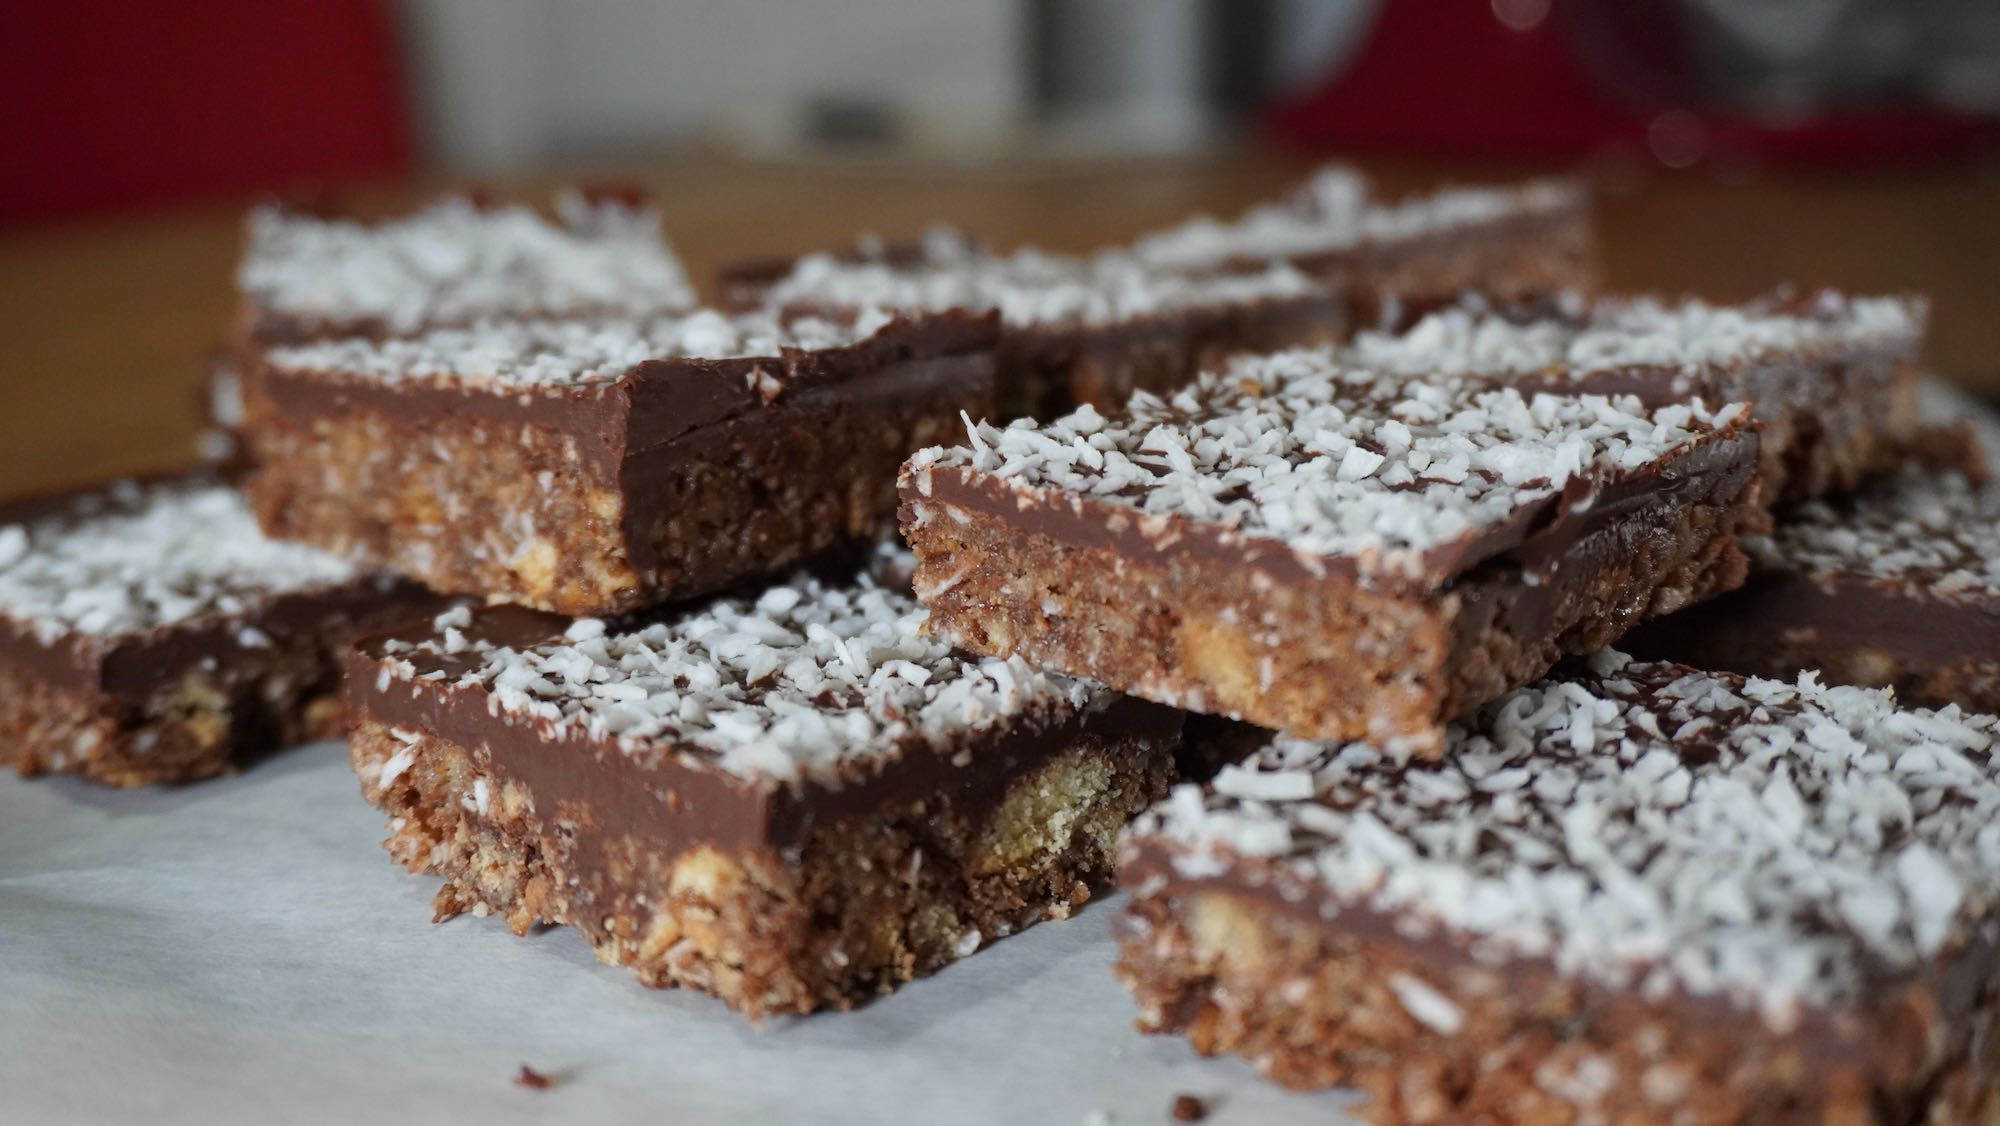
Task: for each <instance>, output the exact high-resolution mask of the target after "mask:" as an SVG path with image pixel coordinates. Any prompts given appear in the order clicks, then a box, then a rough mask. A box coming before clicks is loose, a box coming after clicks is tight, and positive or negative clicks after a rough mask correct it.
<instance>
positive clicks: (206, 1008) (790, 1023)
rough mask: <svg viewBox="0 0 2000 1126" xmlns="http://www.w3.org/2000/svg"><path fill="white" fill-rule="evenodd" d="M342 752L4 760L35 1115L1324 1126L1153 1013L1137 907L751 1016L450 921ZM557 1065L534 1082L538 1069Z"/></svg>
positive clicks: (2, 841) (1331, 1102)
mask: <svg viewBox="0 0 2000 1126" xmlns="http://www.w3.org/2000/svg"><path fill="white" fill-rule="evenodd" d="M382 836H383V822H382V817H381V815H380V814H379V813H377V812H376V811H375V810H373V809H371V808H369V807H368V806H367V805H366V804H364V803H363V802H362V800H361V798H360V795H359V792H358V789H357V787H356V784H355V781H354V777H353V775H352V774H351V773H350V772H349V771H348V769H347V763H346V756H345V753H344V750H343V748H341V747H340V746H339V745H337V744H317V745H314V746H311V747H305V748H301V749H299V750H296V751H292V752H289V753H287V754H284V755H281V756H278V757H276V758H274V759H272V760H270V761H269V762H267V763H265V764H263V765H260V766H258V767H255V768H253V769H251V770H249V771H247V772H245V773H244V774H242V775H241V776H239V777H236V778H232V779H225V780H222V781H218V782H212V783H204V784H201V785H195V786H188V787H184V788H181V789H175V790H167V791H160V790H147V791H133V792H127V791H109V790H103V789H99V788H96V787H92V786H87V785H85V784H82V783H79V782H76V781H74V780H72V779H66V778H56V779H42V780H37V781H33V782H24V781H21V780H19V779H16V778H13V777H11V776H8V777H5V778H0V1120H4V1121H6V1122H9V1123H14V1122H20V1123H57V1122H125V1121H135V1120H144V1121H148V1122H161V1123H177V1122H190V1123H192V1122H202V1123H212V1122H220V1123H238V1122H242V1123H251V1122H255V1123H266V1122H272V1123H275V1122H328V1121H336V1122H337V1121H369V1122H381V1121H407V1122H459V1121H464V1122H479V1123H512V1122H557V1121H584V1120H588V1121H593V1122H628V1121H630V1122H636V1121H640V1120H647V1121H652V1122H661V1123H675V1124H690V1123H709V1122H716V1123H723V1122H727V1123H732V1124H737V1126H741V1124H746V1123H763V1122H834V1123H882V1122H912V1123H915V1122H922V1123H982V1122H1035V1123H1043V1122H1048V1123H1079V1124H1080V1123H1083V1122H1085V1121H1087V1120H1088V1119H1089V1116H1090V1115H1091V1114H1092V1112H1095V1111H1103V1112H1106V1113H1108V1114H1109V1115H1110V1117H1111V1121H1112V1122H1113V1123H1116V1124H1124V1123H1148V1124H1151V1123H1159V1122H1165V1121H1168V1117H1167V1108H1168V1105H1169V1104H1170V1103H1171V1102H1172V1101H1173V1098H1174V1096H1175V1095H1177V1094H1180V1093H1183V1092H1185V1093H1190V1094H1195V1095H1199V1096H1204V1097H1210V1098H1213V1099H1214V1100H1215V1105H1216V1113H1215V1114H1214V1115H1213V1116H1212V1117H1211V1119H1210V1121H1211V1122H1221V1123H1229V1122H1246V1123H1247V1122H1259V1123H1263V1122H1271V1123H1286V1122H1307V1121H1313V1122H1325V1121H1327V1120H1328V1119H1329V1118H1336V1117H1338V1114H1337V1108H1339V1107H1340V1106H1341V1105H1342V1104H1343V1102H1344V1101H1345V1100H1344V1099H1343V1098H1342V1097H1340V1096H1338V1095H1316V1096H1307V1095H1298V1094H1292V1093H1289V1092H1286V1091H1283V1090H1280V1089H1279V1088H1276V1087H1274V1086H1271V1085H1269V1084H1266V1083H1263V1082H1261V1081H1259V1080H1257V1079H1256V1078H1255V1077H1254V1076H1253V1075H1252V1073H1251V1072H1250V1070H1249V1069H1248V1068H1247V1067H1246V1066H1245V1065H1243V1064H1241V1063H1240V1062H1237V1061H1234V1060H1204V1059H1201V1058H1200V1057H1198V1056H1196V1055H1195V1054H1194V1053H1193V1052H1192V1051H1191V1050H1189V1048H1188V1047H1187V1046H1186V1044H1185V1043H1183V1042H1182V1041H1180V1040H1179V1039H1177V1038H1172V1037H1144V1036H1140V1035H1139V1034H1138V1033H1136V1032H1134V1031H1132V1027H1131V1021H1132V1014H1133V1006H1132V1002H1131V1000H1130V999H1129V998H1128V997H1127V996H1126V995H1125V993H1124V991H1123V990H1122V989H1121V988H1119V986H1118V985H1117V983H1116V982H1115V981H1114V980H1113V979H1112V977H1111V973H1110V965H1111V960H1112V956H1113V944H1112V941H1111V939H1110V935H1109V932H1108V927H1109V922H1110V919H1111V916H1112V915H1113V914H1114V911H1115V904H1114V903H1112V902H1110V901H1105V902H1099V903H1096V904H1093V905H1091V906H1089V907H1087V908H1086V909H1084V910H1083V911H1081V912H1079V913H1078V914H1077V915H1076V916H1075V917H1074V918H1071V919H1069V920H1067V921H1063V922H1057V923H1049V924H1044V925H1041V926H1037V927H1034V928H1032V929H1030V930H1028V931H1025V932H1023V933H1021V934H1019V935H1016V936H1014V937H1012V938H1008V939H1005V940H1003V941H1001V942H998V943H995V944H994V945H993V946H991V947H989V948H988V949H986V950H983V951H981V952H980V953H978V954H976V955H974V956H973V957H971V958H969V959H967V960H965V961H963V962H960V963H958V964H957V965H955V966H952V967H950V968H948V969H946V970H945V971H944V972H943V973H941V974H938V975H937V976H935V977H932V978H928V979H925V980H923V981H919V982H915V983H913V984H911V985H909V986H907V987H905V988H904V989H902V990H901V991H899V992H897V993H895V994H892V995H891V996H889V997H887V998H884V999H883V1000H881V1001H878V1002H876V1003H875V1004H872V1005H869V1006H866V1007H864V1008H862V1009H860V1010H857V1011H855V1012H852V1013H845V1014H842V1013H831V1014H823V1015H820V1016H814V1017H808V1018H791V1019H777V1020H772V1021H769V1022H767V1023H766V1024H765V1025H764V1027H762V1028H752V1027H751V1026H749V1025H748V1024H747V1023H746V1022H745V1021H744V1020H743V1018H741V1017H740V1016H738V1015H737V1014H736V1013H735V1012H733V1011H731V1010H729V1009H727V1008H725V1007H724V1006H723V1005H722V1004H721V1003H719V1002H717V1001H715V1000H713V999H711V998H709V997H707V996H706V995H703V994H697V993H692V992H683V991H677V990H651V989H645V988H642V987H641V986H639V985H638V984H637V983H636V981H635V980H634V979H633V977H632V975H631V973H630V972H629V971H627V970H624V969H619V968H612V967H606V966H600V965H599V964H598V963H597V962H596V961H595V960H594V959H593V958H592V957H591V954H590V951H589V948H588V947H587V946H586V945H585V944H584V942H583V940H582V939H581V938H580V937H578V936H577V935H576V934H575V933H574V932H573V931H570V930H568V929H566V928H563V929H549V930H545V931H542V932H540V933H537V934H533V935H530V936H529V937H526V938H516V937H514V936H513V935H510V934H508V933H507V930H506V928H505V927H504V926H503V925H502V924H501V923H500V922H499V921H498V920H494V919H477V918H473V917H471V916H466V917H463V918H459V919H455V920H453V921H451V922H448V923H444V924H436V925H434V924H432V923H431V922H430V917H431V911H430V898H431V895H432V893H433V892H434V891H435V890H436V888H437V880H435V879H432V878H428V877H421V876H412V875H408V874H406V873H404V872H403V871H402V869H401V868H399V867H396V866H395V865H393V864H392V863H391V862H390V861H389V859H388V856H387V854H386V853H384V852H383V851H382V849H381V848H380V846H379V841H380V840H381V838H382ZM524 1063H525V1064H529V1065H531V1066H533V1067H534V1068H535V1069H536V1070H538V1071H541V1072H543V1073H545V1074H548V1075H550V1076H551V1077H552V1078H554V1079H555V1081H556V1082H555V1085H554V1086H553V1087H552V1088H550V1089H549V1090H546V1091H535V1090H530V1089H526V1088H522V1087H518V1086H516V1085H515V1084H514V1082H513V1077H514V1075H515V1073H516V1072H517V1071H518V1069H519V1068H520V1066H521V1065H522V1064H524Z"/></svg>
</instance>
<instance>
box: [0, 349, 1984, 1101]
mask: <svg viewBox="0 0 2000 1126" xmlns="http://www.w3.org/2000/svg"><path fill="white" fill-rule="evenodd" d="M1930 393H1931V395H1932V402H1931V404H1930V405H1932V406H1935V407H1937V408H1938V409H1939V411H1940V412H1941V413H1951V412H1955V411H1959V410H1963V409H1966V408H1965V406H1964V404H1963V402H1961V401H1958V400H1954V399H1953V398H1952V397H1950V396H1949V395H1948V394H1944V393H1940V392H1938V391H1937V390H1936V389H1932V390H1931V392H1930ZM382 835H383V825H382V818H381V815H380V814H378V813H377V812H376V811H375V810H373V809H370V808H369V807H368V806H367V805H365V804H364V803H363V802H362V801H361V798H360V796H359V794H358V791H357V787H356V784H355V781H354V779H353V776H352V775H351V774H350V773H349V771H348V769H347V765H346V757H345V754H344V751H343V750H342V748H341V747H339V746H338V745H337V744H319V745H315V746H311V747H306V748H301V749H299V750H296V751H292V752H289V753H287V754H283V755H280V756H278V757H276V758H274V759H272V760H270V761H269V762H267V763H264V764H262V765H260V766H257V767H255V768H253V769H251V770H249V771H247V772H245V773H244V774H243V775H241V776H239V777H236V778H231V779H225V780H222V781H218V782H211V783H205V784H201V785H196V786H188V787H184V788H179V789H172V790H141V791H132V792H127V791H111V790H103V789H99V788H96V787H92V786H87V785H84V784H82V783H79V782H76V781H74V780H72V779H65V778H55V779H42V780H37V781H33V782H24V781H21V780H19V779H16V778H13V777H12V776H11V775H10V776H6V777H0V1122H5V1123H9V1124H12V1123H36V1124H40V1123H71V1122H75V1123H96V1122H128V1121H134V1120H144V1121H148V1122H158V1123H179V1122H189V1123H193V1122H200V1123H285V1122H342V1121H368V1122H381V1121H410V1122H426V1123H432V1122H436V1123H449V1122H461V1121H463V1122H477V1123H482V1124H503V1123H514V1122H567V1121H584V1120H587V1121H593V1122H627V1121H640V1120H646V1121H651V1122H662V1123H675V1124H677V1126H689V1124H698V1123H711V1122H716V1123H731V1124H732V1126H741V1124H746V1123H764V1122H828V1123H898V1122H911V1123H918V1122H921V1123H952V1124H958V1123H985V1122H1033V1123H1079V1124H1080V1123H1084V1122H1086V1121H1090V1120H1091V1119H1092V1116H1093V1115H1096V1114H1100V1113H1101V1114H1104V1115H1106V1116H1108V1118H1109V1121H1110V1122H1111V1123H1113V1124H1127V1123H1135V1124H1136V1123H1159V1122H1165V1121H1168V1107H1169V1105H1170V1104H1171V1103H1172V1101H1173V1099H1174V1097H1175V1096H1176V1095H1178V1094H1182V1093H1187V1094H1193V1095H1197V1096H1200V1097H1203V1098H1205V1099H1208V1100H1211V1102H1212V1105H1213V1106H1214V1109H1215V1113H1214V1114H1213V1116H1212V1117H1211V1118H1210V1120H1209V1121H1211V1122H1215V1123H1223V1124H1227V1123H1252V1122H1254V1123H1279V1124H1282V1123H1291V1122H1326V1121H1328V1120H1329V1119H1338V1118H1339V1117H1340V1108H1341V1107H1343V1106H1344V1105H1346V1104H1347V1102H1348V1101H1349V1100H1348V1098H1347V1097H1346V1096H1343V1095H1341V1094H1338V1093H1327V1094H1317V1095H1300V1094H1294V1093H1291V1092H1287V1091H1284V1090H1281V1089H1279V1088H1277V1087H1275V1086H1272V1085H1270V1084H1268V1083H1265V1082H1262V1081H1261V1080H1258V1079H1257V1078H1256V1077H1255V1076H1254V1075H1253V1073H1252V1072H1251V1070H1250V1069H1249V1068H1248V1067H1247V1066H1246V1065H1244V1064H1242V1063H1241V1062H1240V1061H1237V1060H1233V1059H1221V1060H1205V1059H1202V1058H1200V1057H1198V1056H1196V1055H1195V1054H1194V1053H1193V1052H1192V1051H1191V1050H1189V1048H1188V1047H1187V1045H1186V1044H1185V1043H1184V1042H1183V1041H1181V1040H1180V1039H1178V1038H1175V1037H1143V1036H1140V1035H1138V1034H1137V1033H1135V1032H1133V1031H1132V1027H1131V1020H1132V1014H1133V1008H1132V1003H1131V1001H1130V1000H1129V999H1128V998H1127V997H1126V995H1125V993H1124V991H1123V990H1122V989H1120V988H1119V986H1118V985H1117V984H1116V982H1115V981H1114V980H1113V979H1112V977H1111V974H1110V965H1111V961H1112V957H1113V944H1112V942H1111V939H1110V935H1109V931H1108V928H1109V922H1110V919H1111V916H1112V915H1113V914H1114V913H1115V911H1116V908H1117V902H1116V900H1115V898H1114V899H1112V900H1107V901H1102V902H1099V903H1096V904H1093V905H1091V906H1090V907H1088V908H1086V909H1085V910H1083V911H1082V912H1080V913H1079V914H1078V915H1077V916H1076V917H1075V918H1073V919H1070V920H1067V921H1065V922H1058V923H1048V924H1044V925H1041V926H1038V927H1035V928H1033V929H1031V930H1029V931H1026V932H1024V933H1022V934H1020V935H1017V936H1015V937H1012V938H1008V939H1006V940H1004V941H1002V942H999V943H996V944H995V945H993V946H992V947H990V948H988V949H986V950H984V951H981V952H980V953H978V954H977V955H975V956H973V957H972V958H970V959H967V960H966V961H964V962H961V963H959V964H958V965H955V966H952V967H950V968H948V969H947V970H945V971H944V972H943V973H941V974H939V975H937V976H936V977H932V978H929V979H926V980H924V981H919V982H916V983H913V984H911V985H909V986H907V987H905V988H904V989H902V990H901V991H899V992H897V993H896V994H894V995H892V996H890V997H888V998H886V999H884V1000H881V1001H879V1002H877V1003H875V1004H873V1005H870V1006H867V1007H866V1008H863V1009H861V1010H859V1011H857V1012H853V1013H847V1014H825V1015H821V1016H816V1017H810V1018H804V1019H785V1020H774V1021H771V1022H769V1023H767V1024H766V1025H765V1026H764V1027H762V1028H752V1027H750V1026H749V1025H748V1024H746V1023H745V1022H744V1021H743V1019H742V1018H741V1017H739V1016H737V1015H736V1014H735V1013H734V1012H732V1011H731V1010H729V1009H727V1008H725V1007H723V1006H722V1005H721V1004H720V1003H718V1002H716V1001H714V1000H712V999H710V998H708V997H706V996H704V995H701V994H695V993H686V992H679V991H656V990H649V989H644V988H641V987H640V986H639V985H637V984H636V983H635V982H634V980H633V978H632V976H631V974H630V973H629V972H627V971H625V970H623V969H615V968H610V967H605V966H600V965H598V964H597V963H596V961H594V960H593V959H592V958H591V955H590V952H589V950H588V948H587V947H586V946H585V944H584V943H583V940H582V939H581V938H579V937H578V936H577V935H575V934H574V933H573V932H571V931H569V930H567V929H552V930H547V931H543V932H541V933H538V934H535V935H532V936H530V937H527V938H515V937H514V936H512V935H510V934H508V933H507V931H506V929H505V927H503V926H502V925H501V924H500V923H499V922H498V921H496V920H492V919H476V918H471V917H465V918H460V919H456V920H453V921H452V922H449V923H445V924H442V925H433V924H432V923H431V922H430V898H431V895H432V893H433V892H434V891H435V890H436V887H437V881H436V880H435V879H431V878H427V877H420V876H412V875H408V874H406V873H404V872H403V871H402V870H401V869H400V868H397V867H395V866H394V865H392V864H391V863H390V862H389V860H388V857H387V855H386V854H385V853H384V852H383V851H382V850H381V848H380V847H379V845H378V842H379V841H380V839H381V837H382ZM522 1064H528V1065H531V1066H532V1067H534V1068H535V1069H536V1070H538V1071H541V1072H543V1073H545V1074H548V1075H550V1076H551V1077H553V1078H554V1079H555V1081H556V1082H555V1085H554V1086H553V1087H552V1088H551V1089H549V1090H546V1091H535V1090H529V1089H526V1088H522V1087H518V1086H516V1085H515V1084H514V1082H513V1077H514V1075H515V1073H516V1071H517V1070H518V1069H519V1068H520V1066H521V1065H522Z"/></svg>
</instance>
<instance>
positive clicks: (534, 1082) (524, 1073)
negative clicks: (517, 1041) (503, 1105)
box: [514, 1064, 555, 1091]
mask: <svg viewBox="0 0 2000 1126" xmlns="http://www.w3.org/2000/svg"><path fill="white" fill-rule="evenodd" d="M514 1085H515V1086H516V1087H527V1088H529V1089H530V1090H535V1091H546V1090H548V1089H549V1088H550V1087H553V1086H555V1080H553V1079H550V1078H549V1077H548V1076H546V1075H543V1074H542V1073H541V1072H539V1071H536V1070H535V1069H534V1068H532V1067H529V1066H528V1065H527V1064H522V1065H521V1072H520V1074H518V1075H516V1076H514Z"/></svg>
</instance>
